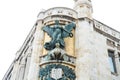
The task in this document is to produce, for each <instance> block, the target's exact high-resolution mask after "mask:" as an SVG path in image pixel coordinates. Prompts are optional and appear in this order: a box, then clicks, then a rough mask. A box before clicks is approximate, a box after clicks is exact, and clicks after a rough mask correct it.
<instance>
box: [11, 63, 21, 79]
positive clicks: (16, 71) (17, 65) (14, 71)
mask: <svg viewBox="0 0 120 80" xmlns="http://www.w3.org/2000/svg"><path fill="white" fill-rule="evenodd" d="M18 73H19V61H15V62H14V68H13V71H12V76H11V80H16V77H17V74H18Z"/></svg>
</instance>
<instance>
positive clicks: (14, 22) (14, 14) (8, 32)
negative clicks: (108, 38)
mask: <svg viewBox="0 0 120 80" xmlns="http://www.w3.org/2000/svg"><path fill="white" fill-rule="evenodd" d="M91 1H92V5H93V18H94V19H97V20H98V21H100V22H102V23H104V24H106V25H108V26H110V27H112V28H114V29H116V30H118V31H120V9H119V8H120V1H119V0H91ZM60 6H62V7H69V8H73V6H74V1H73V0H0V80H2V78H3V76H4V74H5V73H6V71H7V70H8V68H9V66H10V64H11V63H12V61H13V60H14V58H15V54H16V52H17V51H18V50H19V49H20V47H21V46H22V44H23V42H24V41H25V38H26V37H27V35H28V33H29V32H30V30H31V29H32V27H33V25H34V24H35V22H36V20H37V15H38V13H39V12H40V11H41V10H42V9H46V10H47V9H49V8H51V7H60Z"/></svg>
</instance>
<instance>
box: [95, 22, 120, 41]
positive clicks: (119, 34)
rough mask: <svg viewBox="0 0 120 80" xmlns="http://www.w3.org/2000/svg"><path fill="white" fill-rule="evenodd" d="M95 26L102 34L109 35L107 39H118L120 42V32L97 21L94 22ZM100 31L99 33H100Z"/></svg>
mask: <svg viewBox="0 0 120 80" xmlns="http://www.w3.org/2000/svg"><path fill="white" fill-rule="evenodd" d="M94 24H95V26H94V27H95V29H98V30H99V31H102V34H105V35H109V36H107V37H110V36H111V37H113V38H115V39H117V41H119V40H120V32H118V31H116V30H114V29H112V28H110V27H108V26H107V25H105V24H103V23H101V22H99V21H97V20H94ZM99 31H98V32H99Z"/></svg>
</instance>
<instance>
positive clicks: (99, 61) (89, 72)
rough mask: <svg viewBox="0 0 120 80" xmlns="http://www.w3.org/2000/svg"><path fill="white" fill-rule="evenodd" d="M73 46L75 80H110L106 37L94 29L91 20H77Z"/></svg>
mask: <svg viewBox="0 0 120 80" xmlns="http://www.w3.org/2000/svg"><path fill="white" fill-rule="evenodd" d="M75 47H76V48H75V51H76V57H77V58H76V76H77V78H76V80H111V77H110V72H109V64H108V53H107V46H106V38H105V37H104V36H103V35H101V34H99V33H97V32H96V31H94V29H93V23H92V21H91V20H88V19H85V18H83V19H79V20H78V23H77V26H76V30H75Z"/></svg>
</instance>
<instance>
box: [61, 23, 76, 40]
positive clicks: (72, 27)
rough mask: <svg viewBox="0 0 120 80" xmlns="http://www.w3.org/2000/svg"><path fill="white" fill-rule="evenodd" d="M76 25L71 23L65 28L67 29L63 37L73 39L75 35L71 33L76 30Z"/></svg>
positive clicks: (64, 30)
mask: <svg viewBox="0 0 120 80" xmlns="http://www.w3.org/2000/svg"><path fill="white" fill-rule="evenodd" d="M75 26H76V25H75V24H74V23H70V24H68V25H66V26H65V28H64V29H63V37H64V38H65V37H69V36H70V37H72V36H73V34H72V33H71V31H72V30H73V29H74V28H75Z"/></svg>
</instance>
